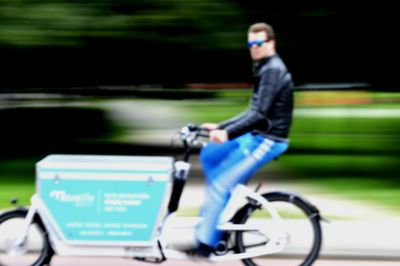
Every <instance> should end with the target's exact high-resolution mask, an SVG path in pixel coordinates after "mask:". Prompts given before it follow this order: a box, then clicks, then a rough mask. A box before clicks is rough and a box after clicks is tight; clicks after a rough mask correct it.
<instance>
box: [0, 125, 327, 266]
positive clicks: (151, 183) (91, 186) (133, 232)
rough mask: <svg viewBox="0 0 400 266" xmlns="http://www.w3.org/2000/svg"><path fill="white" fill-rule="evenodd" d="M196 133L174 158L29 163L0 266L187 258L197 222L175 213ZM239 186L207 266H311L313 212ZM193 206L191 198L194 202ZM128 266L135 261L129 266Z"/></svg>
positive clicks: (183, 133) (295, 199) (2, 236)
mask: <svg viewBox="0 0 400 266" xmlns="http://www.w3.org/2000/svg"><path fill="white" fill-rule="evenodd" d="M206 135H207V134H206V133H205V132H203V131H202V130H201V128H199V127H198V126H195V125H191V124H189V125H186V126H184V127H183V128H182V129H181V130H180V131H179V137H180V140H181V141H182V144H183V146H182V147H183V158H182V160H174V158H173V157H168V156H106V155H49V156H47V157H46V158H44V159H43V160H41V161H39V162H38V163H37V164H36V194H34V195H33V196H32V198H31V205H30V207H29V208H24V207H18V208H14V209H11V210H8V211H6V212H4V213H2V214H1V215H0V265H1V266H13V265H18V266H28V265H33V266H42V265H51V259H52V257H53V256H54V255H58V256H86V257H89V256H96V257H98V256H111V257H113V256H114V257H125V258H130V259H136V260H141V261H147V262H154V263H160V262H163V261H165V260H167V259H188V258H190V257H189V256H188V255H187V254H186V253H185V252H183V250H187V249H188V248H190V247H191V245H194V232H195V228H196V225H197V224H198V223H199V222H201V217H184V216H182V215H177V213H178V214H179V212H177V210H178V206H179V201H180V198H181V195H182V192H183V190H184V186H185V184H186V180H187V178H188V174H189V170H190V155H191V151H192V150H193V147H194V146H196V145H197V146H198V145H206V142H202V141H201V138H204V137H206ZM259 189H260V187H259V186H257V187H256V189H252V188H250V187H248V186H246V185H238V186H237V187H236V188H235V189H234V190H233V191H232V196H231V198H230V201H229V202H228V204H227V206H226V207H225V209H224V211H223V213H221V216H220V222H219V226H218V228H219V229H220V230H222V231H224V232H225V234H224V239H223V240H221V241H220V242H219V243H218V245H217V246H216V247H215V252H213V253H212V254H211V256H210V257H209V258H208V260H209V261H211V262H218V261H228V260H242V261H243V263H244V264H245V265H249V266H254V265H270V262H268V258H279V257H285V258H290V259H291V260H290V261H293V265H312V264H313V262H314V261H315V260H316V259H317V257H318V255H319V252H320V249H321V243H322V230H321V224H320V222H321V220H322V217H321V215H320V213H319V211H318V209H317V208H316V207H315V206H313V205H312V204H311V203H310V202H308V201H307V200H305V199H304V198H302V197H301V196H300V195H297V194H294V193H290V192H281V191H274V192H266V193H261V192H259V191H260V190H259ZM196 200H197V199H196ZM133 265H134V262H133Z"/></svg>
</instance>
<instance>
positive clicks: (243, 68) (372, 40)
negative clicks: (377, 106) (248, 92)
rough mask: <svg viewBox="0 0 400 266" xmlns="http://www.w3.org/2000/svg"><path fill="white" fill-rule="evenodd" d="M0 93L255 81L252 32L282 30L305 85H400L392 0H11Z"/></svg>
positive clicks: (280, 45)
mask: <svg viewBox="0 0 400 266" xmlns="http://www.w3.org/2000/svg"><path fill="white" fill-rule="evenodd" d="M0 10H1V11H0V25H1V26H0V59H1V73H2V75H1V79H0V91H1V90H2V91H13V90H17V89H18V90H20V89H26V88H51V89H54V90H56V89H57V88H70V87H85V86H102V85H141V84H158V85H159V86H161V87H180V86H183V85H184V84H187V83H208V82H250V81H251V71H250V69H251V68H250V66H251V61H250V59H249V55H248V51H247V48H246V31H247V28H248V26H249V25H250V24H252V23H254V22H259V21H265V22H267V23H270V24H272V25H273V26H274V28H275V31H276V34H277V49H278V52H279V54H280V55H281V56H282V57H283V59H284V60H285V62H286V63H287V65H288V66H289V68H290V70H291V72H292V74H293V76H294V78H295V81H296V84H297V85H299V84H300V85H301V84H303V83H342V82H366V83H368V84H369V85H371V88H372V89H374V90H397V89H398V88H399V84H400V64H399V63H398V61H399V53H398V47H399V44H400V43H399V41H398V38H397V36H396V35H397V32H398V29H397V26H398V24H399V23H398V21H397V19H396V18H397V14H396V10H397V9H395V8H393V6H392V5H391V4H390V2H389V1H378V2H377V1H375V2H371V3H367V2H365V1H344V0H338V1H333V0H329V1H316V0H312V1H255V0H246V1H243V0H240V1H239V0H236V1H228V0H220V1H211V0H203V1H179V0H169V1H161V0H159V1H147V0H146V1H145V0H136V1H133V0H130V1H122V0H102V1H83V2H79V1H66V0H65V1H35V2H32V1H27V0H20V1H7V0H6V1H2V4H1V6H0Z"/></svg>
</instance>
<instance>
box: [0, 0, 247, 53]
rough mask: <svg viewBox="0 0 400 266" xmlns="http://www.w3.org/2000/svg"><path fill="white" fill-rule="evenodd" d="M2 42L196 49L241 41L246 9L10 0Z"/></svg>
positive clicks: (138, 1)
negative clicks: (152, 44) (133, 43)
mask: <svg viewBox="0 0 400 266" xmlns="http://www.w3.org/2000/svg"><path fill="white" fill-rule="evenodd" d="M1 5H2V6H1V8H0V44H2V45H6V46H20V47H37V46H84V45H87V44H93V43H94V42H98V41H100V40H102V39H112V40H114V41H115V42H121V41H124V40H126V41H129V40H131V41H132V40H135V41H138V42H144V43H146V42H157V43H160V42H161V43H174V44H183V45H190V46H192V47H193V48H195V49H210V48H213V49H215V48H223V49H234V48H238V46H241V44H242V42H244V41H243V40H242V39H243V38H245V37H244V36H243V25H244V23H243V14H242V10H241V9H240V8H239V6H238V5H236V4H235V2H233V1H228V0H219V1H214V0H202V1H182V0H168V1H165V0H155V1H147V0H130V1H127V0H102V1H83V2H81V1H66V0H50V1H30V0H5V1H2V4H1Z"/></svg>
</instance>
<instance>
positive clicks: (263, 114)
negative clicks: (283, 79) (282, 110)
mask: <svg viewBox="0 0 400 266" xmlns="http://www.w3.org/2000/svg"><path fill="white" fill-rule="evenodd" d="M279 76H280V71H279V70H277V69H267V70H265V71H264V73H263V74H262V75H261V77H260V83H259V85H258V88H257V90H256V91H255V92H254V95H253V101H252V105H251V108H250V110H249V111H247V112H246V113H244V115H241V116H240V117H238V118H237V119H235V120H234V121H233V122H232V123H230V124H228V125H227V126H226V127H225V128H224V129H225V130H227V131H228V137H229V139H232V138H235V137H237V136H240V135H242V134H244V133H247V132H250V131H252V130H255V129H259V130H266V129H268V127H269V125H268V123H269V122H268V117H267V115H268V111H269V109H270V108H271V106H272V104H273V102H274V99H275V97H276V94H277V92H278V89H279V84H278V83H279Z"/></svg>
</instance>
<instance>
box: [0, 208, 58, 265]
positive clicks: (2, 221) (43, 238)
mask: <svg viewBox="0 0 400 266" xmlns="http://www.w3.org/2000/svg"><path fill="white" fill-rule="evenodd" d="M27 213H28V211H27V210H26V209H18V210H14V211H10V212H6V213H3V214H2V215H0V265H1V266H14V265H16V266H17V265H18V266H41V265H47V264H49V262H50V259H51V257H52V256H53V254H54V252H53V249H52V248H51V246H50V243H49V239H48V236H47V232H46V230H45V228H44V226H43V223H42V221H41V220H40V218H39V216H38V215H35V217H34V219H33V222H32V223H31V224H30V226H29V233H28V236H27V239H26V241H25V243H24V244H23V245H22V246H18V247H17V246H16V245H15V242H16V240H17V238H18V237H19V235H20V233H21V230H23V228H24V225H25V217H26V215H27Z"/></svg>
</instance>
